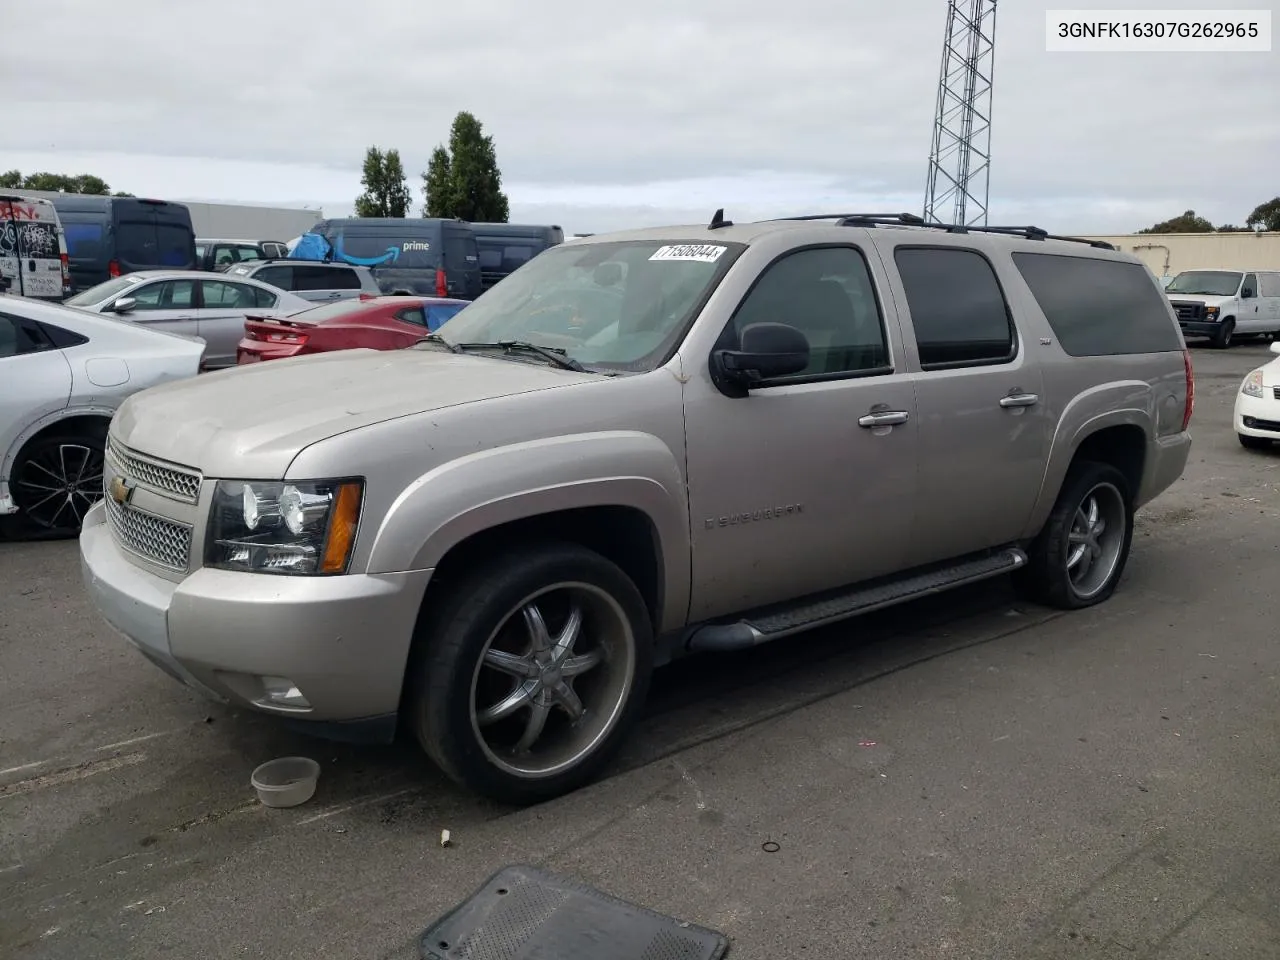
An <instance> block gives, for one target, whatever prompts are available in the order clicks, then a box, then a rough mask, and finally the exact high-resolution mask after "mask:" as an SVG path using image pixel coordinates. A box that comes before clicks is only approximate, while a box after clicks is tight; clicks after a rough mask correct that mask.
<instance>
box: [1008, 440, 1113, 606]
mask: <svg viewBox="0 0 1280 960" xmlns="http://www.w3.org/2000/svg"><path fill="white" fill-rule="evenodd" d="M1132 543H1133V495H1132V493H1131V492H1130V490H1129V483H1128V481H1127V480H1126V479H1125V476H1124V474H1122V473H1121V472H1120V471H1119V470H1117V469H1116V468H1115V467H1113V466H1111V465H1110V464H1107V463H1097V462H1094V461H1089V460H1085V461H1081V462H1079V463H1076V464H1073V465H1072V467H1071V469H1070V470H1069V471H1068V472H1067V478H1066V481H1065V482H1064V483H1063V485H1062V491H1061V492H1060V493H1059V494H1058V501H1057V503H1055V504H1054V506H1053V510H1052V511H1051V512H1050V514H1049V519H1048V521H1047V522H1046V523H1045V525H1044V529H1043V530H1041V531H1040V535H1039V536H1038V537H1036V539H1035V541H1034V542H1033V543H1032V544H1031V546H1030V547H1029V548H1028V549H1027V560H1028V563H1027V566H1026V567H1024V568H1023V569H1022V570H1020V571H1018V572H1017V573H1016V574H1015V575H1014V581H1015V584H1016V586H1017V587H1018V588H1019V590H1020V592H1022V593H1023V594H1024V595H1025V596H1028V597H1029V598H1031V599H1033V600H1035V601H1036V602H1038V603H1043V604H1045V605H1046V606H1051V607H1057V608H1058V609H1060V610H1079V609H1081V608H1083V607H1091V606H1093V605H1095V604H1098V603H1101V602H1103V601H1104V600H1106V599H1107V598H1109V597H1110V596H1111V594H1112V593H1114V592H1115V588H1116V584H1118V583H1119V582H1120V577H1121V575H1122V574H1123V573H1124V567H1125V564H1126V563H1127V562H1128V559H1129V548H1130V546H1131V545H1132Z"/></svg>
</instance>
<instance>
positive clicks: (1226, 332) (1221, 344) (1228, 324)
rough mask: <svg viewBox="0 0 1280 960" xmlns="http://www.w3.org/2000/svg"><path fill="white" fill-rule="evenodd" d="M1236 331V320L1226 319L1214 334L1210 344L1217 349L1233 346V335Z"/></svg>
mask: <svg viewBox="0 0 1280 960" xmlns="http://www.w3.org/2000/svg"><path fill="white" fill-rule="evenodd" d="M1235 332H1236V322H1235V321H1234V320H1227V321H1224V322H1223V324H1222V326H1220V327H1219V328H1218V329H1217V331H1216V332H1215V333H1214V335H1213V336H1212V337H1211V338H1210V339H1209V346H1211V347H1213V349H1215V350H1226V349H1227V348H1228V347H1229V346H1231V337H1232V335H1233V334H1234V333H1235Z"/></svg>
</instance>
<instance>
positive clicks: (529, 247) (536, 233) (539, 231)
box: [471, 223, 564, 290]
mask: <svg viewBox="0 0 1280 960" xmlns="http://www.w3.org/2000/svg"><path fill="white" fill-rule="evenodd" d="M471 229H473V230H474V231H475V233H476V244H477V246H478V247H479V248H480V279H481V283H482V285H483V286H484V289H486V290H488V289H489V288H490V287H492V286H493V285H494V284H496V283H497V282H498V281H499V280H502V279H503V278H504V277H508V276H510V275H511V274H512V273H514V272H515V271H516V270H518V269H520V267H522V266H524V265H525V264H526V263H528V262H529V261H530V260H532V259H533V258H534V257H536V256H537V255H538V254H540V253H541V252H542V251H543V250H546V249H547V248H548V247H554V246H555V245H556V244H558V243H564V230H563V229H561V228H560V227H557V226H534V225H531V224H524V223H473V224H471Z"/></svg>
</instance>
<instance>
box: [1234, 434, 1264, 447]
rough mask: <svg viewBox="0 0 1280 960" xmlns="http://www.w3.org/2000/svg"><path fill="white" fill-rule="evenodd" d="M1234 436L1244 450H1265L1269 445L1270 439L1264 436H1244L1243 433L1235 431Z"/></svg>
mask: <svg viewBox="0 0 1280 960" xmlns="http://www.w3.org/2000/svg"><path fill="white" fill-rule="evenodd" d="M1236 437H1237V438H1238V439H1239V440H1240V446H1242V447H1244V448H1245V449H1246V450H1267V449H1269V448H1270V447H1271V441H1270V440H1268V439H1267V438H1266V437H1246V436H1245V435H1244V434H1243V433H1237V434H1236Z"/></svg>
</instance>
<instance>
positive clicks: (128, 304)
mask: <svg viewBox="0 0 1280 960" xmlns="http://www.w3.org/2000/svg"><path fill="white" fill-rule="evenodd" d="M137 305H138V301H137V300H135V299H133V297H121V298H120V299H119V300H117V301H116V302H115V303H113V304H111V312H112V313H128V312H129V311H130V310H132V309H133V308H134V307H136V306H137Z"/></svg>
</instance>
